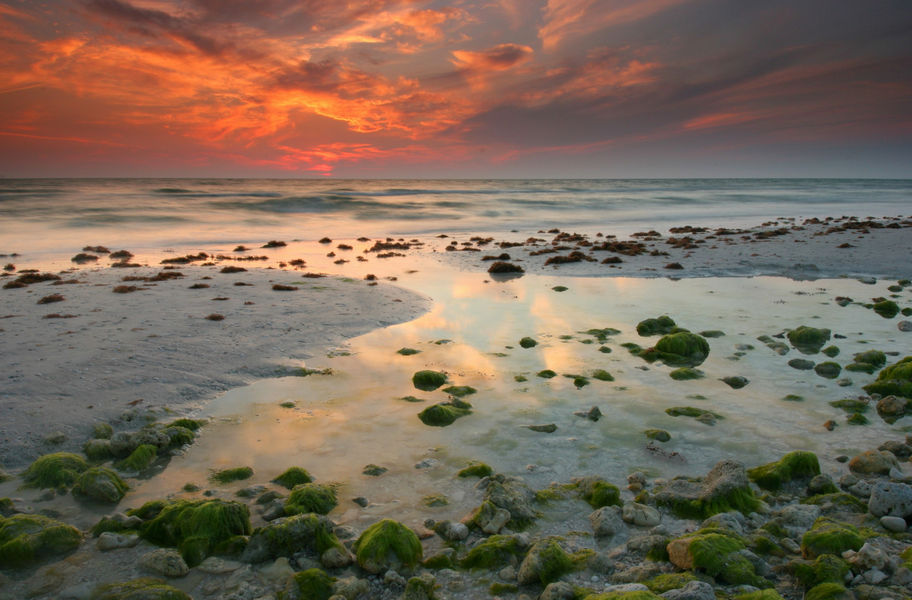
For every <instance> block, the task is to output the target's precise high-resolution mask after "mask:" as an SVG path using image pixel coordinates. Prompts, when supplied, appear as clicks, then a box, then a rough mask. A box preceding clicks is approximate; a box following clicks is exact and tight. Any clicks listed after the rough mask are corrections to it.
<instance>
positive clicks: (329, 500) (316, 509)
mask: <svg viewBox="0 0 912 600" xmlns="http://www.w3.org/2000/svg"><path fill="white" fill-rule="evenodd" d="M338 504H339V501H338V499H337V498H336V491H335V490H334V489H333V488H332V487H330V486H328V485H320V484H317V483H302V484H300V485H296V486H295V487H294V489H292V490H291V494H290V495H289V496H288V499H287V500H286V501H285V514H287V515H297V514H301V513H316V514H318V515H325V514H327V513H329V512H330V511H331V510H332V509H334V508H335V507H336V506H337V505H338Z"/></svg>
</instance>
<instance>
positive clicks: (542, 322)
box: [124, 259, 908, 525]
mask: <svg viewBox="0 0 912 600" xmlns="http://www.w3.org/2000/svg"><path fill="white" fill-rule="evenodd" d="M425 260H427V259H425ZM410 266H412V267H418V270H417V272H416V273H411V274H409V275H403V281H405V282H407V286H408V287H410V288H413V289H416V290H418V291H420V292H423V293H426V294H428V295H430V296H431V297H433V298H434V299H435V304H434V306H433V308H432V310H431V311H430V312H429V313H427V314H425V315H424V316H422V317H420V318H419V319H417V320H415V321H412V322H409V323H404V324H401V325H396V326H392V327H387V328H384V329H379V330H376V331H374V332H372V333H370V334H367V335H364V336H361V337H359V338H356V339H353V340H351V342H350V343H349V344H347V345H346V346H345V347H344V348H338V349H335V350H333V351H331V352H330V353H329V354H328V355H326V356H320V357H315V358H313V359H312V360H310V361H308V362H307V365H306V366H307V367H309V368H316V369H323V368H327V367H328V368H331V369H332V371H333V374H332V375H310V376H307V377H284V378H278V379H270V380H263V381H259V382H257V383H255V384H253V385H250V386H247V387H244V388H239V389H235V390H232V391H230V392H228V393H226V394H224V395H223V396H221V397H219V398H218V399H217V400H215V401H213V402H212V403H211V404H210V405H209V406H208V408H207V409H206V411H205V413H204V416H209V417H211V418H212V419H213V422H212V423H211V424H209V425H207V426H206V427H205V428H204V429H203V430H202V435H201V436H200V438H199V439H198V441H197V442H196V443H195V444H194V445H193V446H191V447H190V448H189V450H188V451H187V452H186V454H185V455H183V456H180V457H177V458H175V459H173V460H172V461H171V463H170V464H169V466H168V468H167V469H166V470H165V471H164V473H162V474H161V475H159V476H157V477H154V478H152V479H150V480H148V481H145V482H143V483H142V484H141V485H139V486H138V487H137V488H136V489H135V490H134V491H132V492H131V493H130V494H129V495H128V496H127V498H126V499H125V500H124V505H129V506H135V505H138V504H139V503H141V502H143V501H145V500H149V499H153V498H160V497H162V496H167V495H170V494H173V493H174V492H176V491H177V490H179V489H180V488H181V487H182V486H183V484H184V483H187V482H193V483H196V484H198V485H201V486H203V487H204V488H205V487H206V486H207V484H206V477H207V475H208V473H209V472H210V469H214V468H216V469H221V468H227V467H234V466H239V465H249V466H251V467H253V468H254V470H255V475H254V477H253V478H252V479H250V480H247V481H244V482H238V483H236V484H232V485H229V486H223V487H220V488H219V491H218V492H216V493H217V494H218V495H226V496H230V495H231V494H232V493H233V491H234V490H237V489H239V488H241V487H244V486H246V485H251V484H259V483H267V482H268V481H269V480H270V479H272V478H273V477H275V476H276V475H278V474H279V473H280V472H282V471H283V470H284V469H286V468H287V467H289V466H292V465H298V466H303V467H305V468H307V469H308V470H309V471H311V473H312V474H313V475H314V476H315V477H316V478H317V481H319V482H324V483H325V482H334V483H337V484H339V485H340V492H339V496H340V506H339V507H337V508H336V510H335V511H334V512H333V513H332V514H331V516H332V517H333V518H334V519H335V520H337V521H340V522H343V523H354V522H358V521H363V522H364V524H367V523H369V522H372V521H374V520H376V519H377V518H380V517H381V516H392V517H395V518H397V519H399V520H402V521H404V522H406V523H408V524H411V525H417V524H420V523H421V522H422V521H423V520H424V519H425V518H427V517H429V516H430V517H433V518H437V519H440V518H459V517H462V516H463V515H464V514H466V513H467V512H468V510H470V509H471V508H472V507H474V506H475V505H477V504H478V500H479V496H478V493H477V492H475V491H474V490H473V489H472V483H473V481H466V480H460V479H457V478H456V477H455V475H456V472H457V471H458V470H459V469H460V468H462V467H463V466H465V465H466V464H467V462H469V461H470V460H481V461H484V462H487V463H489V464H490V465H492V467H494V469H495V470H496V471H498V472H501V473H506V474H511V475H521V476H523V477H525V478H526V479H527V481H528V482H529V483H530V485H532V486H533V487H534V488H542V487H545V486H547V485H548V484H549V483H550V482H554V481H557V482H567V481H569V480H570V479H571V478H572V477H577V476H582V475H600V476H602V477H605V478H607V479H608V480H610V481H612V482H614V483H616V484H619V485H623V484H624V482H625V480H626V476H627V475H628V474H629V473H631V472H633V471H636V470H642V471H644V472H646V473H647V474H649V475H650V476H664V477H672V476H675V475H678V474H688V475H700V474H703V473H705V472H706V471H707V470H708V469H709V468H710V467H711V466H712V465H713V464H714V463H715V462H717V461H718V460H720V459H722V458H727V457H734V458H737V459H739V460H742V461H743V462H745V463H746V464H747V465H748V466H752V465H756V464H761V463H763V462H767V461H770V460H775V459H777V458H778V457H779V456H781V455H782V454H783V453H785V452H787V451H789V450H794V449H807V450H812V451H814V452H817V453H818V454H819V456H820V457H821V462H822V464H823V466H824V469H825V470H827V469H829V470H831V471H833V472H836V463H835V462H834V459H835V457H836V456H838V455H840V454H849V455H851V454H852V453H854V452H857V451H861V450H866V449H869V448H871V447H875V446H876V445H878V444H879V443H881V442H882V441H883V440H885V439H891V438H897V439H900V438H901V437H902V436H903V435H904V434H903V433H901V429H902V427H903V426H904V425H905V424H906V423H905V422H904V421H900V422H897V423H896V424H894V425H892V426H891V425H887V424H885V423H884V422H883V421H881V420H880V419H879V418H878V417H877V416H876V414H875V413H874V411H873V410H871V411H869V417H870V418H871V424H870V425H868V426H864V427H860V426H850V425H847V424H846V423H845V416H844V415H843V413H842V411H840V410H838V409H835V408H833V407H831V406H829V405H828V404H827V403H828V402H829V401H831V400H838V399H840V398H844V397H851V396H856V395H859V394H861V393H863V391H862V390H861V385H864V384H865V383H867V382H869V381H870V380H872V379H873V377H874V376H871V375H866V374H862V373H846V372H844V373H843V375H842V377H845V376H848V377H850V378H851V379H852V381H853V383H852V385H849V386H846V387H841V386H840V385H838V384H837V382H836V381H835V380H828V379H824V378H822V377H820V376H818V375H816V374H815V373H814V372H813V371H797V370H795V369H792V368H791V367H789V366H788V365H787V364H786V363H787V361H788V360H789V359H791V358H795V357H797V356H802V357H803V356H804V355H801V354H800V353H799V352H798V351H797V350H796V349H792V350H791V351H790V352H789V353H788V354H787V355H785V356H780V355H779V354H777V353H775V352H773V351H772V350H770V349H769V348H767V347H766V346H765V345H764V344H763V343H762V342H759V341H757V340H756V338H757V336H760V335H764V334H766V335H775V334H778V333H780V332H782V331H783V330H784V329H786V328H793V327H797V326H799V325H802V324H807V325H814V326H818V327H828V328H830V329H832V330H833V332H834V333H839V334H841V335H845V336H846V338H845V339H834V340H831V343H833V344H835V345H837V346H838V347H839V348H840V350H841V352H840V355H839V356H837V357H836V358H835V359H829V358H826V357H824V356H823V355H822V354H817V355H814V356H809V357H807V358H810V359H811V360H814V361H816V362H821V361H823V360H835V361H836V362H839V363H840V364H842V365H843V366H844V365H845V364H848V363H849V362H851V357H852V354H853V353H855V352H861V351H864V350H868V349H872V348H877V349H880V350H884V351H887V352H896V353H899V354H900V356H903V355H905V354H907V353H908V346H907V344H906V343H904V342H903V341H902V340H900V339H898V335H902V334H900V333H899V332H897V331H896V329H895V323H894V322H893V320H888V319H883V318H881V317H879V316H878V315H877V314H875V313H874V312H873V311H870V310H867V309H865V308H863V307H861V306H857V305H850V306H848V307H844V308H843V307H839V306H838V305H837V304H835V303H834V302H833V299H834V298H835V297H836V296H850V297H853V298H856V299H857V300H864V301H866V300H868V299H869V298H870V297H872V296H878V295H886V294H887V292H886V289H885V288H886V286H887V285H888V284H889V283H888V282H881V283H878V284H877V285H875V286H871V285H865V284H862V283H860V282H858V281H855V280H819V281H815V282H796V281H792V280H786V279H779V278H753V279H719V278H706V279H692V280H680V281H673V280H670V279H632V278H611V279H606V278H601V279H596V278H560V277H543V276H530V275H526V276H524V277H522V278H519V279H514V280H510V281H506V282H492V281H489V280H488V277H487V276H486V274H484V273H466V272H459V271H455V270H451V269H446V268H441V267H440V266H439V265H438V266H436V267H433V268H432V263H430V262H426V263H424V264H414V263H413V264H411V265H410ZM304 285H305V286H307V285H318V283H317V284H314V283H312V282H305V283H304ZM557 285H565V286H567V287H568V288H569V290H568V291H565V292H561V293H559V292H556V291H554V290H553V289H552V288H553V287H554V286H557ZM904 295H905V296H906V299H908V292H904ZM662 314H669V315H671V316H672V317H673V318H674V319H675V320H676V321H677V323H678V325H680V326H683V327H686V328H688V329H690V330H692V331H702V330H709V329H721V330H723V331H724V332H725V336H723V337H720V338H714V339H710V340H709V343H710V346H711V353H710V356H709V358H708V359H707V361H706V362H705V363H704V364H703V365H701V366H700V369H702V370H703V371H704V372H705V373H706V377H705V379H702V380H696V381H682V382H677V381H674V380H672V379H671V378H670V377H669V376H668V372H669V371H670V370H671V368H669V367H667V366H663V365H660V364H657V363H656V364H652V365H650V364H647V363H646V362H645V361H643V360H642V359H640V358H637V357H634V356H632V355H631V354H629V353H628V351H627V350H626V349H624V348H623V347H621V344H622V343H624V342H636V343H638V344H640V345H642V346H644V347H646V346H649V345H651V344H652V343H654V342H655V341H656V340H657V339H658V338H642V337H640V336H638V335H637V333H636V330H635V326H636V323H637V322H638V321H640V320H642V319H645V318H648V317H654V316H659V315H662ZM302 326H306V324H302ZM605 327H613V328H616V329H619V330H620V331H621V333H620V334H617V335H614V336H611V337H610V338H609V339H608V340H607V342H606V343H605V344H604V345H605V346H607V347H608V348H610V349H611V352H610V353H604V352H602V351H600V350H599V348H600V344H599V343H598V342H597V341H596V340H594V338H593V336H591V335H588V334H585V333H581V332H584V331H586V330H589V329H592V328H605ZM524 336H532V337H534V338H535V339H536V340H538V341H539V345H538V346H536V347H534V348H529V349H522V348H520V347H519V345H518V341H519V339H520V338H522V337H524ZM441 340H447V341H446V342H444V343H438V342H440V341H441ZM590 342H592V343H590ZM743 344H749V345H751V346H753V349H745V350H742V352H743V356H740V357H739V356H736V354H735V353H736V352H738V347H739V345H743ZM402 347H411V348H415V349H418V350H420V351H421V352H420V353H419V354H416V355H412V356H401V355H399V354H397V353H396V350H398V349H399V348H402ZM892 360H895V359H892ZM426 368H428V369H436V370H442V371H445V372H447V374H448V376H449V380H450V382H452V383H453V384H455V385H470V386H473V387H475V388H476V389H477V390H478V393H477V394H475V395H472V396H469V397H467V398H466V400H468V401H469V402H471V403H472V404H473V407H474V408H473V413H472V414H471V415H469V416H467V417H463V418H461V419H459V420H457V421H456V422H455V423H454V424H453V425H451V426H449V427H445V428H438V427H428V426H425V425H423V424H422V423H421V422H420V420H419V419H418V418H417V413H418V412H420V411H421V410H422V409H423V408H424V407H425V406H428V405H430V404H431V403H434V402H441V401H445V400H446V398H447V395H446V394H445V393H443V392H442V391H439V390H438V391H434V392H421V391H419V390H416V389H415V388H414V387H413V386H412V384H411V375H412V374H413V373H414V372H415V371H418V370H421V369H426ZM599 368H601V369H605V370H607V371H608V372H610V373H611V374H612V375H613V376H614V377H615V381H613V382H603V381H599V380H596V379H590V383H589V385H587V386H585V387H583V388H581V389H577V388H576V387H575V386H574V385H573V381H572V380H571V379H569V378H566V377H563V376H561V375H563V374H583V375H588V374H590V373H591V372H592V370H593V369H599ZM542 369H552V370H554V371H556V372H557V373H559V375H558V376H557V377H555V378H553V379H550V380H546V379H542V378H539V377H537V376H536V375H535V374H536V373H537V372H538V371H540V370H542ZM517 375H524V376H525V377H527V379H528V381H526V382H516V381H515V380H514V377H515V376H517ZM728 375H742V376H744V377H747V378H748V379H749V380H750V384H749V385H748V386H747V387H745V388H743V389H740V390H733V389H731V388H729V387H728V386H727V385H726V384H725V383H723V382H721V381H719V378H721V377H724V376H728ZM787 394H798V395H801V396H803V397H804V398H805V400H804V401H803V402H788V401H783V400H782V398H783V397H784V396H785V395H787ZM409 395H413V396H417V397H418V398H421V399H422V400H423V402H421V403H411V402H406V401H403V400H402V399H401V398H402V397H404V396H409ZM698 395H699V396H702V397H703V398H699V397H698ZM284 402H293V403H294V404H295V406H294V407H293V408H284V407H282V406H280V404H281V403H284ZM685 405H689V406H696V407H699V408H705V409H709V410H712V411H714V412H717V413H719V414H721V415H722V416H723V417H724V419H721V420H719V421H718V422H717V423H716V425H715V426H709V425H705V424H703V423H700V422H697V421H695V420H693V419H689V418H686V417H677V418H675V417H671V416H668V415H667V414H665V412H664V410H665V409H666V408H669V407H673V406H685ZM592 406H598V407H599V408H600V410H601V411H602V413H603V415H604V416H603V417H602V419H601V420H599V421H598V422H592V421H589V420H587V419H585V418H581V417H579V416H575V415H574V414H573V413H574V412H575V411H586V410H588V409H589V408H590V407H592ZM828 419H834V420H836V421H837V422H838V423H839V427H838V428H837V429H836V431H834V432H828V431H826V430H825V429H824V428H823V427H822V424H823V423H824V422H825V421H827V420H828ZM547 423H554V424H556V425H557V427H558V429H557V431H555V432H554V433H551V434H546V433H537V432H534V431H531V430H529V429H527V428H525V427H523V426H524V425H531V424H547ZM647 428H661V429H666V430H668V431H669V432H670V433H671V435H672V439H671V441H670V442H668V443H666V444H655V446H658V447H661V448H662V450H663V451H662V452H654V451H650V450H648V449H647V445H646V442H647V440H646V438H645V437H644V435H643V433H642V432H643V430H644V429H647ZM674 452H676V453H678V454H677V455H673V456H670V457H669V456H668V455H669V454H672V453H674ZM426 458H433V459H436V460H437V461H439V462H438V463H437V464H436V465H435V466H433V467H431V468H427V469H416V468H415V466H414V465H415V464H416V463H418V462H419V461H422V460H423V459H426ZM370 463H373V464H378V465H381V466H383V467H386V468H388V469H389V472H387V473H385V474H384V475H382V476H381V477H379V478H375V477H369V476H366V475H363V474H362V473H361V471H362V469H363V467H364V466H365V465H367V464H370ZM439 494H442V495H445V496H447V497H448V500H449V505H447V506H444V507H437V508H427V507H425V506H424V505H423V504H422V499H423V498H425V497H427V496H431V495H439ZM357 496H364V497H366V498H368V499H369V500H370V502H371V504H370V505H369V506H368V507H367V508H366V509H361V508H360V507H358V506H356V505H355V504H353V503H352V502H351V499H352V498H354V497H357Z"/></svg>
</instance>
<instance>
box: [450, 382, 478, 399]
mask: <svg viewBox="0 0 912 600" xmlns="http://www.w3.org/2000/svg"><path fill="white" fill-rule="evenodd" d="M443 391H444V392H445V393H447V394H449V395H451V396H456V397H457V398H463V397H465V396H470V395H472V394H474V393H476V392H477V391H478V390H476V389H475V388H473V387H472V386H470V385H451V386H450V387H446V388H443Z"/></svg>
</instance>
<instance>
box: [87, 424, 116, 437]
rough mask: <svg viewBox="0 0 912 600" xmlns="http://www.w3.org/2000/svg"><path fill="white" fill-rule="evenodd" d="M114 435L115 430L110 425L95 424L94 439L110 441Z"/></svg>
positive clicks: (93, 427)
mask: <svg viewBox="0 0 912 600" xmlns="http://www.w3.org/2000/svg"><path fill="white" fill-rule="evenodd" d="M112 435H114V428H113V427H111V425H109V424H108V423H95V424H94V425H93V426H92V439H94V440H109V439H111V436H112Z"/></svg>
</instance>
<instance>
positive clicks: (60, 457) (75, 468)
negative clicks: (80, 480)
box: [22, 452, 89, 488]
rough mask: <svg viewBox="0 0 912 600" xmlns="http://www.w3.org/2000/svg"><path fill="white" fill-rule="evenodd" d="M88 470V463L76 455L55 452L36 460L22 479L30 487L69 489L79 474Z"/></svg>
mask: <svg viewBox="0 0 912 600" xmlns="http://www.w3.org/2000/svg"><path fill="white" fill-rule="evenodd" d="M88 468H89V465H88V464H87V463H86V461H85V460H83V459H82V457H80V456H77V455H76V454H72V453H70V452H55V453H53V454H45V455H44V456H42V457H39V458H38V459H36V460H35V462H33V463H32V464H31V465H29V467H28V468H27V469H26V470H25V471H24V472H23V473H22V479H23V480H24V481H25V485H26V486H28V487H37V488H60V487H69V486H71V485H73V483H74V482H75V481H76V478H77V477H78V476H79V474H80V473H82V472H83V471H85V470H86V469H88Z"/></svg>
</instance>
